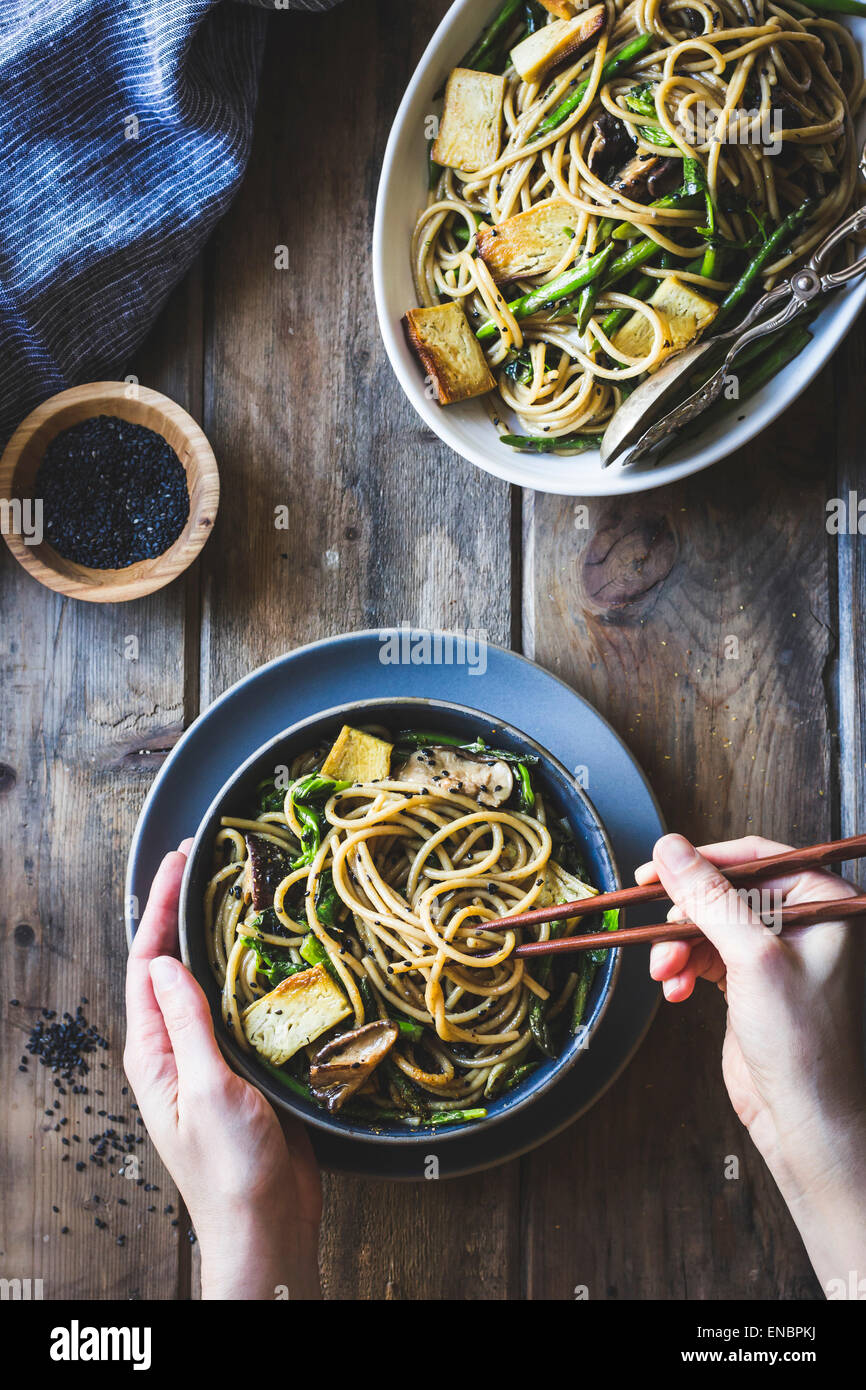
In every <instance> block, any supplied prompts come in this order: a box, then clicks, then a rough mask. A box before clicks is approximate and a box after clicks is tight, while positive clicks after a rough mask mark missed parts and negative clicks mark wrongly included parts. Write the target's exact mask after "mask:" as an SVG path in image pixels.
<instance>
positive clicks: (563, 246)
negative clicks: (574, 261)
mask: <svg viewBox="0 0 866 1390" xmlns="http://www.w3.org/2000/svg"><path fill="white" fill-rule="evenodd" d="M578 216H579V214H578V212H577V210H576V209H575V208H573V207H572V206H571V203H568V202H566V200H565V199H564V198H551V199H550V200H549V201H548V202H546V203H538V204H536V206H535V207H534V208H527V210H526V212H518V213H517V215H516V216H515V217H509V218H508V219H507V220H506V221H505V222H499V223H497V225H496V226H495V227H481V228H479V231H478V252H479V255H480V256H481V258H482V260H483V261H485V262H486V264H487V265H488V266H489V267H490V273H491V274H492V276H493V278H494V280H498V281H506V280H516V279H517V278H518V276H520V275H543V274H544V273H545V272H546V271H548V270H552V269H553V267H554V266H555V265H558V263H559V262H560V261H561V260H562V257H563V254H564V252H565V251H566V250H567V249H568V247H569V245H570V244H571V242H572V241H573V240H574V228H575V224H576V222H577V219H578Z"/></svg>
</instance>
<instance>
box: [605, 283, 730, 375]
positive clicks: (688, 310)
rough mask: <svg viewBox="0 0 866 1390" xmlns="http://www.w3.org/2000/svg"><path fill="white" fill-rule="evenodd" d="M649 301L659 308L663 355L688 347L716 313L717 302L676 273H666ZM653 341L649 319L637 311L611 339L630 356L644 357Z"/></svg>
mask: <svg viewBox="0 0 866 1390" xmlns="http://www.w3.org/2000/svg"><path fill="white" fill-rule="evenodd" d="M648 302H649V304H651V305H652V307H653V308H654V309H656V310H657V311H658V313H659V315H660V317H661V319H662V321H663V322H664V324H665V329H666V331H665V347H664V349H663V356H664V357H669V356H670V354H671V353H672V352H680V351H681V350H682V349H683V348H684V347H688V345H689V343H692V342H694V340H695V339H696V338H698V337H699V336H700V334H701V333H703V331H704V329H705V328H707V327H708V326H709V324H711V323H712V321H713V319H714V318H715V317H716V314H717V313H718V312H719V306H718V305H717V304H714V303H713V301H712V300H711V299H705V298H704V296H703V295H702V294H698V292H697V290H695V289H693V288H692V287H691V285H688V284H686V283H685V282H684V281H682V280H680V279H679V278H678V277H677V276H676V275H668V276H667V277H666V278H665V279H664V280H662V282H661V284H660V285H659V287H658V289H657V290H656V291H655V293H654V294H653V295H652V296H651V297H650V299H649V301H648ZM652 340H653V335H652V328H651V327H650V324H649V320H648V319H647V318H646V317H645V315H644V314H641V313H638V312H637V311H636V312H635V313H633V314H632V315H631V317H630V318H628V319H626V321H625V323H624V324H623V326H622V328H621V329H620V330H619V332H618V333H615V334H614V335H613V337H612V338H611V342H612V343H613V345H614V347H615V348H618V349H619V351H620V352H624V353H627V354H628V356H629V357H644V356H646V354H647V353H648V352H649V350H650V347H651V346H652ZM660 360H661V359H660Z"/></svg>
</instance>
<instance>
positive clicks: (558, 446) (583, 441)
mask: <svg viewBox="0 0 866 1390" xmlns="http://www.w3.org/2000/svg"><path fill="white" fill-rule="evenodd" d="M499 439H500V442H501V443H502V444H507V445H508V446H509V447H510V448H512V449H519V450H520V452H521V453H524V454H549V453H552V452H553V451H554V450H556V451H557V452H562V453H564V454H583V453H585V452H586V451H587V449H600V448H601V440H602V436H601V435H600V434H560V435H543V434H501V435H500V436H499Z"/></svg>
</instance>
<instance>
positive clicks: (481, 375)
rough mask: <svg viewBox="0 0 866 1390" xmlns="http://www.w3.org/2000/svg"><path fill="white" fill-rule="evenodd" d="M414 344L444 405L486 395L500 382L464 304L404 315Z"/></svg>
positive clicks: (407, 329) (415, 310) (439, 305)
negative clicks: (465, 311)
mask: <svg viewBox="0 0 866 1390" xmlns="http://www.w3.org/2000/svg"><path fill="white" fill-rule="evenodd" d="M403 327H404V328H405V330H406V336H407V338H408V340H409V343H410V346H411V347H412V348H413V349H414V351H415V353H416V354H417V356H418V358H419V359H420V362H421V365H422V367H423V368H424V370H425V372H426V373H427V375H428V376H429V377H430V379H431V381H432V382H433V385H434V386H435V387H436V395H437V398H438V401H439V404H440V405H453V404H454V403H455V402H456V401H468V400H470V399H471V397H473V396H483V395H485V394H486V393H487V392H488V391H492V390H493V388H494V387H495V385H496V382H495V381H494V379H493V375H492V373H491V371H490V368H489V367H488V365H487V358H486V357H485V356H484V349H483V348H482V346H481V344H480V343H479V341H478V339H477V338H476V336H475V334H474V333H473V332H472V329H471V327H470V324H469V320H468V319H467V317H466V315H465V313H464V312H463V306H462V305H461V304H455V303H453V302H451V303H448V304H433V305H431V306H430V307H429V308H427V309H410V310H409V312H408V314H406V315H405V316H404V318H403Z"/></svg>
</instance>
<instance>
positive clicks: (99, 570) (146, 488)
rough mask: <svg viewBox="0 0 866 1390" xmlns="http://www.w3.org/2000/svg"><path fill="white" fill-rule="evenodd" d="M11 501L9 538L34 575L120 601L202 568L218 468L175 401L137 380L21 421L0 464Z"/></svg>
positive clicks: (1, 498) (80, 395)
mask: <svg viewBox="0 0 866 1390" xmlns="http://www.w3.org/2000/svg"><path fill="white" fill-rule="evenodd" d="M0 503H2V504H3V516H4V522H7V523H10V524H4V526H3V535H4V539H5V540H6V543H7V544H8V546H9V548H10V550H11V551H12V553H13V555H14V556H15V558H16V559H17V560H18V562H19V563H20V564H21V565H22V566H23V567H24V568H25V569H26V570H27V571H28V572H29V573H30V574H32V575H33V576H34V578H36V579H38V580H39V581H40V583H42V584H45V585H46V586H47V587H48V588H50V589H53V590H55V591H56V592H57V593H61V594H64V595H66V596H68V597H71V598H80V599H86V600H89V601H90V602H94V603H117V602H124V601H126V600H128V599H135V598H141V597H142V596H143V595H145V594H149V593H152V592H153V591H154V590H155V589H160V588H162V587H163V585H165V584H169V583H171V581H172V580H173V579H175V578H177V576H178V575H179V574H181V573H182V572H183V570H185V569H186V568H187V567H188V566H189V565H190V564H192V562H193V560H194V559H195V557H196V556H197V555H198V553H199V551H200V550H201V548H202V546H203V545H204V543H205V541H206V540H207V538H208V536H209V535H210V533H211V530H212V529H213V525H214V520H215V518H216V512H217V507H218V505H219V473H218V471H217V465H216V460H215V458H214V455H213V451H212V450H211V447H210V445H209V443H208V441H207V439H206V437H205V435H204V433H203V432H202V430H201V429H200V428H199V426H198V425H197V424H196V422H195V421H194V420H193V419H192V417H191V416H190V415H188V414H187V412H186V411H185V410H182V409H181V407H180V406H179V405H177V404H176V403H175V402H174V401H172V400H170V399H169V398H168V397H167V396H163V395H161V394H160V393H159V392H158V391H152V390H150V389H149V388H148V387H146V386H139V385H137V384H135V383H131V384H130V383H127V382H122V381H121V382H115V381H101V382H93V383H91V384H90V385H87V386H76V387H73V388H72V389H71V390H69V391H62V392H61V393H60V394H59V395H57V396H52V397H51V398H50V399H49V400H47V401H44V402H43V404H42V405H40V406H37V408H36V409H35V410H34V411H31V413H30V415H28V416H27V418H26V419H25V420H24V421H22V423H21V424H20V425H19V427H18V429H17V430H16V431H15V433H14V435H13V436H12V438H11V439H10V441H9V443H8V445H7V446H6V449H5V451H4V453H3V456H2V459H0ZM16 522H17V523H18V524H16Z"/></svg>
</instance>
